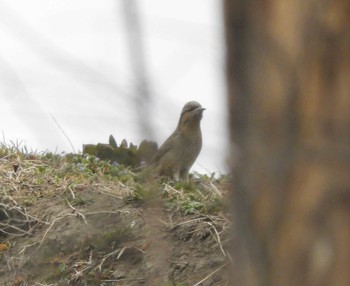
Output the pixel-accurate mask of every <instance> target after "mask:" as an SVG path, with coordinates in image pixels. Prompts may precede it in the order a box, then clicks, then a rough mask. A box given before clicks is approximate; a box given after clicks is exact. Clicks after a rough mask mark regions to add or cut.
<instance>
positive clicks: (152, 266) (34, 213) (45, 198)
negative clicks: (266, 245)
mask: <svg viewBox="0 0 350 286" xmlns="http://www.w3.org/2000/svg"><path fill="white" fill-rule="evenodd" d="M0 180H1V185H0V231H1V232H0V285H11V286H20V285H131V286H132V285H152V286H157V285H162V286H164V285H175V286H180V285H181V286H185V285H202V286H204V285H205V286H209V285H213V286H214V285H227V279H226V272H225V267H226V266H227V264H228V255H227V253H226V249H227V245H228V241H229V237H230V235H229V234H230V227H231V224H230V222H229V219H228V216H227V214H225V211H224V209H225V204H224V202H225V196H226V195H227V184H228V182H227V181H228V179H227V177H226V176H222V177H220V178H219V179H217V178H214V177H213V176H212V177H209V176H207V175H199V174H194V175H193V177H192V178H191V180H190V182H189V183H175V182H171V181H166V180H163V181H158V182H152V183H151V182H148V183H140V182H138V180H137V174H134V173H133V172H132V171H131V170H130V169H129V168H125V167H123V166H122V165H111V164H109V163H108V162H105V161H102V160H99V159H97V158H96V157H94V156H90V155H80V154H65V155H57V154H50V153H43V154H32V153H30V152H26V150H18V148H15V147H11V148H9V147H5V146H3V147H1V148H0Z"/></svg>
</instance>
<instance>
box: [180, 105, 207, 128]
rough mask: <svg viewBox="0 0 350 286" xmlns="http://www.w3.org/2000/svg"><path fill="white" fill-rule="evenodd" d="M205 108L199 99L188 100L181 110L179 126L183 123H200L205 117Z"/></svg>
mask: <svg viewBox="0 0 350 286" xmlns="http://www.w3.org/2000/svg"><path fill="white" fill-rule="evenodd" d="M204 110H205V108H203V107H202V106H201V105H200V104H199V103H198V102H197V101H189V102H187V103H186V104H185V105H184V107H183V108H182V111H181V116H180V120H179V127H180V126H183V125H194V124H199V122H200V121H201V119H202V117H203V111H204Z"/></svg>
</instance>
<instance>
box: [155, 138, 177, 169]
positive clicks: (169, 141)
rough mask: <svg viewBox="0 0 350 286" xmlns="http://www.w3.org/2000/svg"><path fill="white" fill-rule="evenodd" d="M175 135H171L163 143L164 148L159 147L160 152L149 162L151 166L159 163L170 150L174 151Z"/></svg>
mask: <svg viewBox="0 0 350 286" xmlns="http://www.w3.org/2000/svg"><path fill="white" fill-rule="evenodd" d="M175 136H176V134H175V133H173V134H171V135H170V136H169V138H168V139H167V140H165V142H164V143H163V145H162V146H160V147H159V149H158V151H157V152H156V153H155V154H154V155H153V157H152V159H151V160H150V161H149V165H152V164H155V163H157V162H158V161H159V160H160V158H162V157H163V156H164V154H166V153H167V152H168V151H169V150H170V149H172V145H174V142H175V141H176V140H174V137H175Z"/></svg>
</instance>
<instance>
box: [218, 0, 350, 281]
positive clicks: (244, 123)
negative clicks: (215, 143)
mask: <svg viewBox="0 0 350 286" xmlns="http://www.w3.org/2000/svg"><path fill="white" fill-rule="evenodd" d="M224 14H225V26H226V43H227V84H228V105H229V114H230V128H231V135H230V138H231V143H232V154H231V155H232V157H234V158H235V160H234V161H232V162H233V163H232V170H233V174H234V179H233V190H232V194H233V196H232V197H233V198H232V199H233V203H234V217H235V222H234V223H235V230H236V235H235V239H234V247H233V251H232V258H233V263H234V265H233V271H232V272H233V275H232V283H231V285H232V286H235V285H237V286H247V285H249V286H253V285H254V286H255V285H266V286H270V285H276V286H289V285H308V286H322V285H332V286H335V285H336V286H342V285H344V286H348V285H350V1H348V0H333V1H316V0H294V1H281V0H270V1H249V0H224Z"/></svg>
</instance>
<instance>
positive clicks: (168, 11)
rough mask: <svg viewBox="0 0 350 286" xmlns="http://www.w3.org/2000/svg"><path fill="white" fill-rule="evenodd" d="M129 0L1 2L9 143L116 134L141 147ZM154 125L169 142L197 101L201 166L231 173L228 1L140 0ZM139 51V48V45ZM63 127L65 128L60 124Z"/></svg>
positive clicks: (1, 86) (78, 144)
mask: <svg viewBox="0 0 350 286" xmlns="http://www.w3.org/2000/svg"><path fill="white" fill-rule="evenodd" d="M125 1H126V2H127V0H124V1H121V0H114V1H109V0H103V1H100V0H70V1H62V0H50V1H49V0H31V1H28V0H7V1H5V0H0V43H1V44H0V98H1V104H0V128H1V131H2V133H3V136H4V138H2V139H1V141H6V143H7V144H10V141H11V140H12V141H15V140H19V141H23V143H22V144H25V145H27V146H28V147H29V148H32V149H34V150H35V149H37V150H38V151H43V150H51V151H55V150H58V152H61V151H65V152H72V147H71V146H70V144H69V142H68V140H67V139H66V138H65V136H64V134H63V133H62V131H61V130H60V127H61V128H62V129H63V130H64V132H65V133H66V134H67V136H68V137H69V139H70V140H71V142H72V144H73V146H74V149H75V151H81V149H82V144H87V143H93V144H95V143H98V142H101V143H104V142H108V136H109V134H113V135H114V136H115V138H116V140H117V141H118V142H120V141H121V140H122V139H123V138H126V139H127V140H128V141H131V142H133V143H134V144H138V143H139V142H140V141H141V140H142V139H145V138H144V137H147V136H148V135H147V134H144V133H142V132H141V131H140V122H139V121H138V120H139V117H138V113H139V110H137V109H136V107H135V106H136V105H135V102H137V101H136V100H135V99H137V92H136V89H135V81H136V78H135V74H134V73H133V69H132V68H131V66H132V61H133V58H132V56H131V53H130V51H131V49H130V37H128V36H129V35H130V34H128V33H127V32H126V31H128V29H127V26H126V16H125V6H123V5H124V3H125ZM136 4H137V6H136V8H137V12H138V16H139V21H140V24H141V28H142V29H141V43H142V44H143V46H142V53H143V54H144V59H145V66H146V71H147V79H148V84H149V90H150V95H151V96H152V101H151V106H150V107H151V110H150V111H151V112H150V114H149V115H148V116H147V118H148V119H149V120H150V122H151V123H152V126H153V131H154V133H153V134H149V136H150V137H152V138H149V139H153V140H156V141H157V142H158V144H161V143H162V142H163V141H164V140H165V139H166V138H167V137H168V136H169V135H170V134H171V132H172V131H173V130H174V129H175V127H176V124H177V122H178V118H179V115H180V111H181V109H182V106H183V105H184V104H185V103H186V102H187V101H190V100H196V101H199V102H200V103H201V104H202V105H203V106H204V107H205V108H207V110H206V111H205V113H204V117H203V120H202V131H203V140H204V142H203V149H202V153H201V155H200V156H199V158H198V160H197V163H196V164H195V166H194V169H195V170H198V171H202V172H203V171H205V170H208V171H216V172H218V171H224V170H225V162H224V161H225V147H226V138H227V136H226V109H225V102H226V101H225V84H224V68H223V67H224V64H223V57H224V48H223V47H224V45H223V37H222V34H223V32H222V23H221V21H222V19H221V7H220V4H221V1H217V0H190V1H189V0H168V1H164V0H139V1H136ZM140 48H141V47H140ZM58 125H59V126H58Z"/></svg>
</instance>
